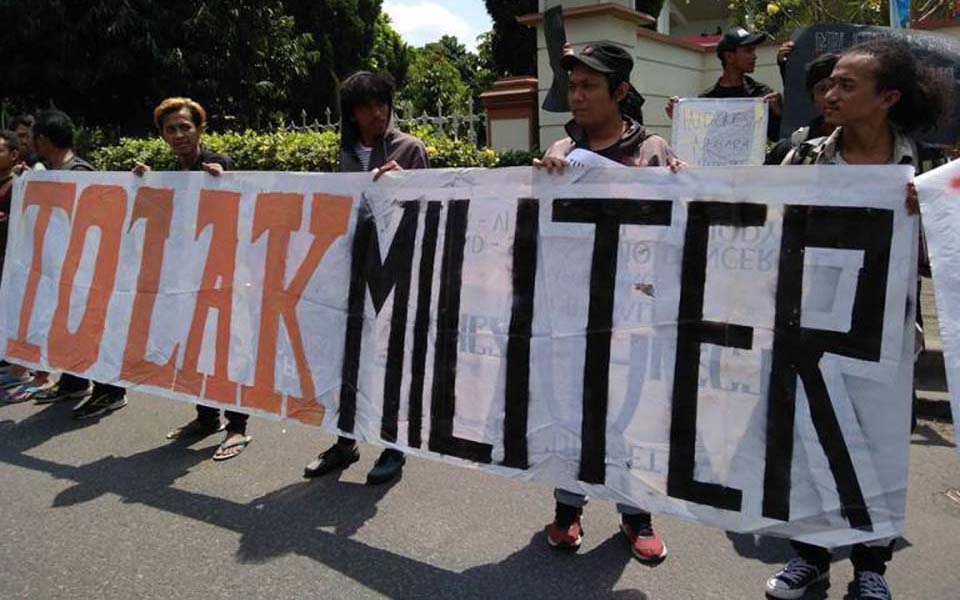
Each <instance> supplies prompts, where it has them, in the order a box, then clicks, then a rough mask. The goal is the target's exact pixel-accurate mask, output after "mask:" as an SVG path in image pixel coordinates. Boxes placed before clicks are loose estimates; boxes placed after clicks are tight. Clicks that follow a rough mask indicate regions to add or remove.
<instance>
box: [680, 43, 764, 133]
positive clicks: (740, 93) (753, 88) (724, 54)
mask: <svg viewBox="0 0 960 600" xmlns="http://www.w3.org/2000/svg"><path fill="white" fill-rule="evenodd" d="M765 39H766V36H764V35H763V34H762V33H750V32H749V31H747V30H746V29H744V28H742V27H737V28H735V29H731V30H729V31H727V32H726V33H725V34H723V38H722V39H721V40H720V43H719V44H717V57H718V58H719V59H720V64H721V65H723V74H722V75H721V76H720V79H718V80H717V83H716V85H714V86H713V87H712V88H710V89H708V90H706V91H705V92H703V93H702V94H700V97H701V98H763V99H764V100H766V101H767V103H769V105H770V119H769V121H768V125H767V138H768V139H769V140H770V141H772V142H775V141H777V140H778V139H779V138H780V105H781V96H780V93H779V92H775V91H773V89H772V88H771V87H770V86H768V85H766V84H764V83H760V82H759V81H756V80H755V79H753V78H752V77H750V76H748V75H747V73H753V71H754V69H755V68H756V67H757V46H759V45H760V44H761V42H763V41H764V40H765ZM679 100H680V98H678V97H676V96H674V97H673V98H670V99H669V100H667V107H666V110H667V116H669V117H670V118H671V119H672V118H673V107H674V106H675V105H676V103H677V102H678V101H679Z"/></svg>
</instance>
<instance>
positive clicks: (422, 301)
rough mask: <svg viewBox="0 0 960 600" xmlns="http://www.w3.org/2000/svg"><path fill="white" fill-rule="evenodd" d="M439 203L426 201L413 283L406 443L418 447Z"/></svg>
mask: <svg viewBox="0 0 960 600" xmlns="http://www.w3.org/2000/svg"><path fill="white" fill-rule="evenodd" d="M442 206H443V203H442V202H428V203H427V214H426V218H425V220H424V227H423V241H422V242H421V243H420V281H419V283H418V285H417V317H416V319H415V320H414V322H413V355H412V356H411V357H410V360H411V362H412V363H413V364H412V365H411V367H410V371H411V374H410V406H409V407H408V411H407V412H408V419H409V423H408V427H407V444H408V445H409V446H411V447H413V448H419V447H420V444H421V443H422V439H421V435H420V434H421V427H422V420H423V378H424V374H425V372H426V365H427V332H428V331H429V330H430V305H431V304H432V302H433V299H432V296H433V262H434V258H435V257H436V255H437V231H438V230H439V229H440V209H441V208H442Z"/></svg>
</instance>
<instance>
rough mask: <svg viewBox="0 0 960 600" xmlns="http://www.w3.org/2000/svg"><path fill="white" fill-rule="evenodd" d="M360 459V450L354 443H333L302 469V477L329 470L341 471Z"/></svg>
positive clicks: (309, 476)
mask: <svg viewBox="0 0 960 600" xmlns="http://www.w3.org/2000/svg"><path fill="white" fill-rule="evenodd" d="M358 460H360V451H359V450H357V446H356V444H351V445H349V446H347V445H345V444H334V445H333V446H331V447H330V448H329V449H327V450H326V451H325V452H324V453H323V454H321V455H320V456H318V457H317V458H316V460H312V461H310V464H308V465H307V466H306V468H305V469H304V470H303V477H304V478H305V479H310V478H313V477H320V476H321V475H326V474H327V473H330V472H331V471H342V470H343V469H346V468H347V467H349V466H350V465H352V464H353V463H355V462H357V461H358Z"/></svg>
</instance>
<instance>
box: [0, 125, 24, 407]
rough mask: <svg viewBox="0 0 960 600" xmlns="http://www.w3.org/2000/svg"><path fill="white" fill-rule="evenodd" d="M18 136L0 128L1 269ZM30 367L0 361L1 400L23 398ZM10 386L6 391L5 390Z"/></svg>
mask: <svg viewBox="0 0 960 600" xmlns="http://www.w3.org/2000/svg"><path fill="white" fill-rule="evenodd" d="M22 162H23V161H22V159H21V145H20V139H19V138H18V136H17V134H16V133H14V132H13V131H0V272H2V271H3V263H4V258H5V255H6V249H7V229H8V228H9V225H10V201H11V198H12V195H13V177H14V168H16V167H17V166H18V165H21V164H22ZM31 379H32V375H31V374H30V371H29V370H28V369H26V368H24V367H21V366H19V365H15V364H12V363H8V362H7V361H2V364H0V389H2V390H3V392H2V400H0V401H2V402H5V403H8V402H9V401H11V400H15V399H18V400H26V399H29V395H26V394H22V393H19V392H20V387H21V386H24V385H29V382H30V380H31ZM8 389H9V390H12V393H8V392H7V390H8Z"/></svg>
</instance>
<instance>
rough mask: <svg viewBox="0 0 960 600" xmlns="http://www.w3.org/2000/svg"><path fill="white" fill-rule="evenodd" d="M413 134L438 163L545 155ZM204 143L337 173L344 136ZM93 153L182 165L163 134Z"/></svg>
mask: <svg viewBox="0 0 960 600" xmlns="http://www.w3.org/2000/svg"><path fill="white" fill-rule="evenodd" d="M412 133H413V134H414V135H416V136H417V137H418V138H420V139H421V140H423V143H424V145H425V146H426V147H427V154H428V155H429V157H430V166H432V167H434V168H444V167H454V168H459V167H497V166H517V165H524V166H526V165H530V163H531V161H532V160H533V158H534V157H535V156H539V154H538V153H531V152H517V151H513V152H505V153H503V154H499V155H498V154H497V152H495V151H494V150H493V149H491V148H478V147H476V146H474V145H473V144H471V143H470V142H468V141H466V140H457V139H453V138H449V137H447V136H445V135H442V134H438V133H436V132H435V131H434V130H433V128H431V127H420V128H417V129H416V130H415V131H413V132H412ZM203 144H204V145H205V146H206V147H207V148H209V149H210V150H212V151H214V152H217V153H218V154H226V155H227V156H229V157H230V158H232V159H233V162H234V168H236V169H237V170H241V171H315V172H333V171H336V170H337V168H338V164H339V160H340V135H339V134H338V133H337V132H334V131H324V132H316V131H271V132H266V133H257V132H255V131H251V130H247V131H243V132H226V133H208V134H205V135H204V136H203ZM89 158H90V160H91V162H93V164H94V165H95V166H96V167H97V168H98V169H102V170H104V171H129V170H130V169H132V168H133V165H134V164H135V163H136V162H142V163H144V164H147V165H150V166H151V167H153V168H154V169H158V170H169V169H174V168H176V161H175V159H174V157H173V153H171V152H170V149H169V148H168V147H167V144H166V143H165V142H164V141H163V140H162V139H160V138H159V137H151V138H129V137H126V138H121V139H120V141H119V143H117V144H115V145H107V146H103V147H101V148H99V149H98V150H94V151H93V152H92V153H91V154H90V157H89Z"/></svg>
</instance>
